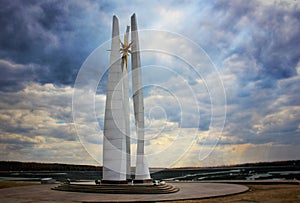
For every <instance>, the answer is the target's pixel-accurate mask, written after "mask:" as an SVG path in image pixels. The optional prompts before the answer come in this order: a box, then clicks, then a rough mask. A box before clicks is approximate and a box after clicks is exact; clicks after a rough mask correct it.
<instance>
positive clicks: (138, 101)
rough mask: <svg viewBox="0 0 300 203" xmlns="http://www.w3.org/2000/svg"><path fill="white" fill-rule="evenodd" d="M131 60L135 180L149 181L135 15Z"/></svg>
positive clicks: (132, 28)
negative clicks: (136, 139)
mask: <svg viewBox="0 0 300 203" xmlns="http://www.w3.org/2000/svg"><path fill="white" fill-rule="evenodd" d="M131 41H132V42H133V43H132V47H131V52H132V54H131V60H132V91H133V104H134V116H135V125H136V133H137V137H138V143H137V159H136V171H135V180H149V179H151V177H150V173H149V168H148V164H147V161H146V159H145V156H144V98H143V90H142V70H141V60H140V50H139V39H138V31H137V21H136V17H135V14H133V15H132V16H131Z"/></svg>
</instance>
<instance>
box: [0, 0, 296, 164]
mask: <svg viewBox="0 0 300 203" xmlns="http://www.w3.org/2000/svg"><path fill="white" fill-rule="evenodd" d="M132 13H136V14H137V16H138V24H139V28H140V29H141V30H143V29H152V30H164V31H167V32H161V31H155V33H159V34H156V35H153V34H152V35H151V32H147V31H144V32H141V35H140V40H141V43H140V44H141V48H142V49H143V48H144V49H145V50H143V51H142V65H143V74H144V75H143V76H144V84H145V86H146V87H145V89H144V95H145V122H146V153H147V154H148V158H149V162H150V166H186V165H189V166H190V165H192V166H201V165H202V166H203V165H207V166H208V165H222V164H231V163H241V162H250V161H268V160H282V159H299V158H300V157H299V153H298V151H299V147H300V119H299V118H300V96H299V92H300V86H299V84H300V50H299V47H300V40H299V36H300V4H299V3H298V2H297V1H288V0H282V1H275V0H274V1H265V0H254V1H250V2H245V1H242V0H232V1H225V0H218V1H200V2H196V1H189V0H188V1H176V0H173V1H163V2H162V1H149V2H136V1H126V2H120V1H105V0H99V1H96V0H95V1H81V0H72V1H66V0H43V1H38V0H33V1H22V0H11V1H5V0H0V25H1V32H0V70H1V79H0V112H1V114H0V149H1V153H0V157H1V159H2V160H28V161H43V162H46V161H51V162H68V163H91V164H96V161H98V162H100V164H101V162H102V154H101V147H102V140H101V139H102V128H103V117H104V105H105V91H106V82H107V72H105V71H107V68H108V63H109V58H108V55H109V54H108V52H107V51H106V50H107V49H109V48H110V47H109V46H110V45H109V42H107V40H110V37H111V19H112V16H113V15H117V16H118V17H119V19H120V32H121V33H123V31H125V27H126V25H128V24H130V16H131V14H132ZM153 32H154V31H153ZM153 32H152V33H153ZM149 33H150V34H149ZM172 33H173V34H172ZM176 33H178V34H179V35H178V34H176ZM174 36H175V37H174ZM178 36H180V37H178ZM187 42H190V43H187ZM103 43H104V45H103V47H102V49H103V50H102V52H99V53H101V55H95V56H93V57H94V58H92V59H91V58H89V63H88V65H89V66H93V67H94V69H91V71H89V73H88V74H87V75H86V77H85V78H82V79H81V80H80V81H77V82H79V83H80V84H81V85H82V86H81V87H80V88H78V87H77V86H76V87H74V84H75V80H76V77H77V76H78V73H80V71H81V69H80V67H81V65H82V64H84V61H85V60H86V59H87V57H88V56H89V55H90V54H91V53H92V52H93V51H94V50H95V49H96V48H97V47H99V46H100V45H101V44H103ZM191 44H192V45H191ZM197 44H198V45H199V46H201V48H202V49H201V48H200V49H197V47H198V45H197ZM151 48H155V51H153V50H152V52H151V51H149V50H150V49H151ZM158 48H159V49H158ZM195 50H197V51H195ZM96 52H97V51H96ZM206 54H207V55H206ZM210 59H211V60H210ZM186 60H187V61H186ZM195 61H196V62H197V63H196V64H194V65H195V66H194V67H193V66H192V65H191V64H192V63H193V62H195ZM212 62H213V63H214V64H215V65H216V69H217V70H215V69H214V68H212V67H213V64H212ZM199 70H200V71H199ZM98 76H99V78H98ZM100 77H102V78H100ZM77 79H78V78H77ZM219 79H221V81H220V80H219ZM220 84H223V85H224V89H225V92H226V102H227V105H226V110H227V117H226V123H225V127H224V129H223V134H222V135H220V134H218V132H220V130H222V129H219V128H220V126H223V121H224V116H223V113H224V111H225V109H224V108H223V107H224V105H222V104H224V103H225V100H224V98H223V93H222V90H223V88H220ZM90 86H92V88H90ZM76 88H77V89H76ZM74 90H76V91H77V98H76V99H77V100H76V102H74V101H73V103H72V95H73V92H74ZM72 105H73V107H74V105H75V107H76V108H77V110H76V111H72ZM76 105H77V106H76ZM73 116H74V120H73ZM212 118H213V119H212ZM131 129H132V130H131V131H132V137H133V142H132V150H133V151H134V150H135V148H136V141H135V133H134V130H135V129H134V121H133V110H132V107H131ZM217 141H218V145H216V143H217ZM158 152H159V153H165V154H168V158H165V156H157V153H158ZM257 153H259V154H260V155H261V156H259V157H258V156H257ZM155 154H156V155H155ZM95 160H96V161H95Z"/></svg>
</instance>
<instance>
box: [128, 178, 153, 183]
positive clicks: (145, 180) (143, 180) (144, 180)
mask: <svg viewBox="0 0 300 203" xmlns="http://www.w3.org/2000/svg"><path fill="white" fill-rule="evenodd" d="M152 181H153V180H152V178H150V179H141V180H139V179H133V183H152Z"/></svg>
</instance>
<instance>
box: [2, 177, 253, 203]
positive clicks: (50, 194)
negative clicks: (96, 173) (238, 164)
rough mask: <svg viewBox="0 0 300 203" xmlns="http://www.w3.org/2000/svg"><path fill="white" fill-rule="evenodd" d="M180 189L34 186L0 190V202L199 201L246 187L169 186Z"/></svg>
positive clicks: (224, 185)
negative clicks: (81, 189) (149, 190)
mask: <svg viewBox="0 0 300 203" xmlns="http://www.w3.org/2000/svg"><path fill="white" fill-rule="evenodd" d="M171 184H172V185H174V186H177V187H179V188H180V191H179V192H177V193H171V194H154V195H153V194H137V195H132V194H95V193H79V192H62V191H55V190H51V188H52V187H55V186H57V185H55V184H54V185H53V184H51V185H48V184H46V185H33V186H24V187H14V188H5V189H0V202H5V203H25V202H26V203H28V202H34V203H50V202H153V201H166V200H186V199H201V198H208V197H217V196H225V195H230V194H236V193H241V192H245V191H247V190H248V187H246V186H243V185H236V184H225V183H199V182H198V183H197V182H186V183H185V182H180V183H177V182H176V183H171Z"/></svg>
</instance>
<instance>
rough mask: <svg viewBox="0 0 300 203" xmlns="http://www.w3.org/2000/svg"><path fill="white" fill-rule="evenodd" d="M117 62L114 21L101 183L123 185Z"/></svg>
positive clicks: (123, 138)
mask: <svg viewBox="0 0 300 203" xmlns="http://www.w3.org/2000/svg"><path fill="white" fill-rule="evenodd" d="M122 75H123V73H122V66H121V59H120V42H119V22H118V18H117V17H116V16H114V17H113V28H112V42H111V52H110V68H109V73H108V85H107V92H106V107H105V118H104V138H103V180H102V181H103V182H107V183H121V182H127V181H126V135H125V132H126V124H125V117H126V116H125V113H124V109H123V107H124V104H123V103H124V102H123V98H124V95H123V91H122V89H123V87H122V86H123V85H122V81H121V80H122Z"/></svg>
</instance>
